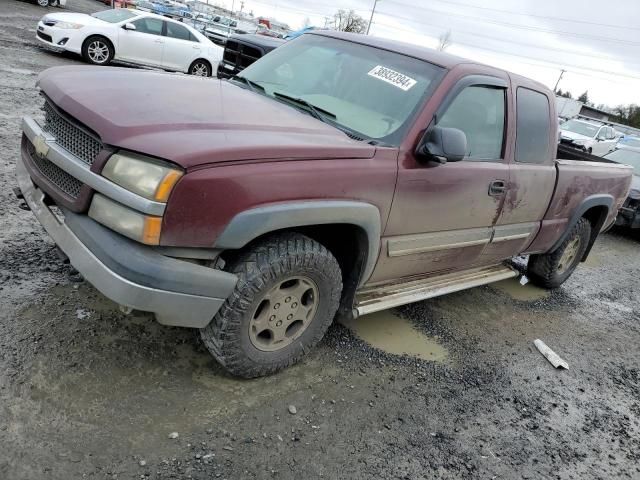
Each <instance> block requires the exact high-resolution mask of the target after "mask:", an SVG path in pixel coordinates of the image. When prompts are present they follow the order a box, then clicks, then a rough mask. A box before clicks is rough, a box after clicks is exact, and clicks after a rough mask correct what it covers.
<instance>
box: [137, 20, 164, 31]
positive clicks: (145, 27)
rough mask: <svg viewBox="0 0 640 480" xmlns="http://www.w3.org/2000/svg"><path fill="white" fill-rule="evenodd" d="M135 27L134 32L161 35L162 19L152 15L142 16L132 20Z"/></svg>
mask: <svg viewBox="0 0 640 480" xmlns="http://www.w3.org/2000/svg"><path fill="white" fill-rule="evenodd" d="M132 23H133V24H134V25H135V27H136V30H135V31H136V32H139V33H148V34H150V35H162V24H163V23H164V22H163V21H162V20H159V19H157V18H152V17H144V18H141V19H139V20H136V21H135V22H132Z"/></svg>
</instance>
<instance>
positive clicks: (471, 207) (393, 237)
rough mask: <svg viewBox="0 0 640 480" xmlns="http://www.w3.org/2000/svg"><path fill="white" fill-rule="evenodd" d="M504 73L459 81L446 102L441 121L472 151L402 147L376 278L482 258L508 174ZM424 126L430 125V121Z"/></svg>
mask: <svg viewBox="0 0 640 480" xmlns="http://www.w3.org/2000/svg"><path fill="white" fill-rule="evenodd" d="M507 88H508V83H507V80H503V79H499V78H494V77H484V76H476V75H474V76H472V77H465V78H463V79H462V80H460V81H459V82H458V83H457V84H456V85H454V87H453V88H452V89H451V90H450V92H449V93H448V94H447V96H446V97H445V100H444V101H443V102H442V104H441V108H442V109H443V111H442V112H440V111H438V113H437V114H436V118H437V123H436V124H437V125H438V126H442V127H452V128H457V129H460V130H462V131H463V132H464V133H465V134H466V137H467V143H468V155H467V156H466V157H465V158H464V159H463V160H462V161H459V162H449V163H446V164H444V165H441V164H438V163H435V162H424V161H420V160H418V159H417V158H416V157H415V155H414V153H413V150H412V151H409V152H405V153H404V154H402V153H401V157H400V159H399V170H398V182H397V189H396V194H395V196H394V199H393V205H392V209H391V214H390V216H389V220H388V223H387V228H386V230H385V233H384V238H383V241H382V251H381V252H380V257H379V260H378V264H377V266H376V269H375V271H374V273H373V275H372V277H371V279H370V282H371V283H376V282H385V281H390V280H394V279H398V278H400V277H406V276H412V275H420V274H425V273H430V272H439V271H447V270H456V269H464V268H468V267H471V266H473V265H474V264H478V263H480V262H481V255H482V252H483V251H484V249H485V248H486V246H487V245H488V244H489V242H490V240H491V236H492V231H493V226H494V225H495V223H496V221H497V219H498V217H499V216H500V213H501V211H502V205H503V201H504V196H505V193H506V187H507V185H508V181H509V166H508V162H507V161H506V159H505V129H506V128H507V121H506V119H507V118H508V115H507V113H508V110H509V103H508V102H507V98H508V97H507V95H506V93H507ZM425 127H426V125H425Z"/></svg>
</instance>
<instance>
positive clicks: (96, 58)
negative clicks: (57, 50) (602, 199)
mask: <svg viewBox="0 0 640 480" xmlns="http://www.w3.org/2000/svg"><path fill="white" fill-rule="evenodd" d="M114 53H115V52H114V50H113V46H112V45H111V42H110V41H109V40H107V39H106V38H105V37H102V36H100V35H95V36H93V37H89V38H87V39H86V40H85V41H84V43H83V44H82V56H83V57H84V59H85V60H86V61H87V62H89V63H92V64H94V65H109V63H111V60H112V59H113V55H114Z"/></svg>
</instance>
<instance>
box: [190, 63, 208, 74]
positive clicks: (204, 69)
mask: <svg viewBox="0 0 640 480" xmlns="http://www.w3.org/2000/svg"><path fill="white" fill-rule="evenodd" d="M191 75H195V76H196V77H208V76H209V65H207V64H206V63H203V62H198V63H196V64H194V65H193V67H191Z"/></svg>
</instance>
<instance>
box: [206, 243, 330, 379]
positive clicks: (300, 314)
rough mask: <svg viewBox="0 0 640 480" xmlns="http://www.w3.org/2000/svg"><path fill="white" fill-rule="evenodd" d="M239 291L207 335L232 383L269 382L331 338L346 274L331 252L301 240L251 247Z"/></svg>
mask: <svg viewBox="0 0 640 480" xmlns="http://www.w3.org/2000/svg"><path fill="white" fill-rule="evenodd" d="M230 271H231V272H232V273H235V274H236V275H237V276H238V284H237V285H236V288H235V290H234V292H233V293H232V294H231V296H230V297H229V298H228V299H227V300H226V302H225V304H224V305H223V306H222V308H221V309H220V310H219V311H218V313H217V315H216V316H215V318H214V319H213V320H212V321H211V323H210V324H209V325H208V326H207V327H205V328H203V329H201V330H200V334H201V337H202V340H203V341H204V343H205V345H206V346H207V349H208V350H209V351H210V352H211V354H212V355H213V356H214V357H215V358H216V360H218V362H219V363H220V364H222V365H223V366H224V367H225V368H226V369H227V370H228V371H229V372H231V373H232V374H233V375H237V376H240V377H246V378H252V377H258V376H262V375H269V374H271V373H275V372H277V371H278V370H281V369H283V368H285V367H288V366H289V365H293V364H294V363H296V362H298V361H299V360H300V358H301V357H302V356H303V355H304V354H306V353H307V352H309V351H310V350H311V348H313V347H314V346H315V345H316V344H317V343H318V342H319V341H320V339H321V338H322V337H323V336H324V334H325V332H326V331H327V328H329V325H330V324H331V322H332V321H333V317H334V316H335V314H336V311H337V309H338V303H339V301H340V294H341V292H342V274H341V271H340V267H339V265H338V262H337V260H336V259H335V257H334V256H333V255H332V254H331V252H329V251H328V250H327V249H326V248H325V247H324V246H322V245H321V244H319V243H318V242H316V241H314V240H312V239H311V238H309V237H306V236H304V235H301V234H297V233H284V234H278V235H275V236H273V237H270V238H267V239H266V240H263V241H262V242H260V243H257V244H255V245H253V246H251V247H249V248H248V249H247V250H246V251H245V252H243V253H242V254H241V255H240V256H239V257H238V258H237V259H236V260H235V261H234V262H233V264H232V266H231V268H230Z"/></svg>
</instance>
